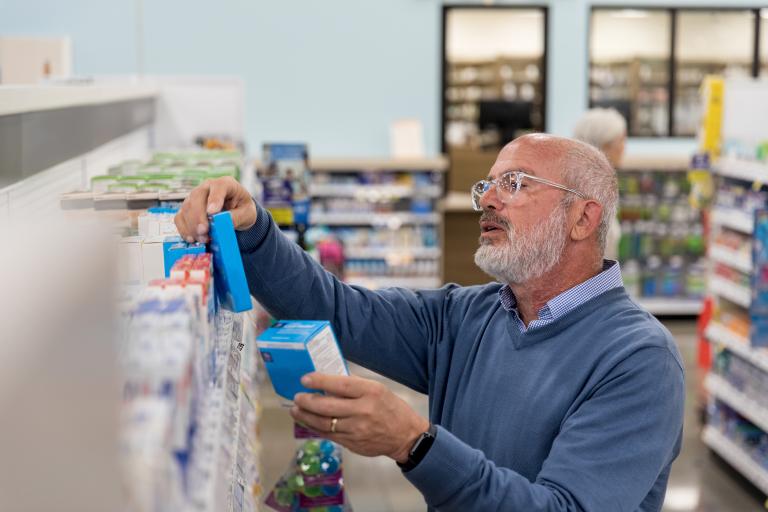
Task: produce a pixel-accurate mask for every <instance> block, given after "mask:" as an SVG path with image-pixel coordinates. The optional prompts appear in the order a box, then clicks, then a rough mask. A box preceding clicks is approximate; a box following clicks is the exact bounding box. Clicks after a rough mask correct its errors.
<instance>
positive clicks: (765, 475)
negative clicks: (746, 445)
mask: <svg viewBox="0 0 768 512" xmlns="http://www.w3.org/2000/svg"><path fill="white" fill-rule="evenodd" d="M702 441H704V444H706V445H707V446H709V447H710V448H712V450H714V451H715V452H716V453H717V454H718V455H720V456H721V457H722V458H723V459H725V460H726V462H728V464H730V465H731V466H733V468H734V469H736V470H737V471H738V472H739V473H741V474H742V475H743V476H744V477H746V478H747V479H748V480H749V481H750V482H752V483H753V484H754V485H755V486H756V487H757V488H758V489H760V490H761V491H763V492H764V493H766V494H768V471H766V469H765V468H763V467H762V466H761V465H760V464H758V463H757V462H755V461H754V460H753V459H752V458H751V457H750V456H749V455H747V454H746V453H745V452H744V450H742V449H741V447H739V445H737V444H736V443H734V442H733V441H731V440H730V439H728V438H727V437H725V435H723V434H722V433H720V431H718V430H717V429H715V428H713V427H710V426H707V427H705V428H704V433H703V434H702Z"/></svg>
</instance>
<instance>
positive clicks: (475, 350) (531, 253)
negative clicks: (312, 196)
mask: <svg viewBox="0 0 768 512" xmlns="http://www.w3.org/2000/svg"><path fill="white" fill-rule="evenodd" d="M486 172H487V174H486V175H485V177H481V176H478V178H482V179H480V180H479V181H478V182H477V183H475V184H474V185H473V186H472V188H471V198H472V206H473V207H474V209H475V210H476V211H478V212H480V213H481V215H479V219H478V220H479V228H480V239H479V241H478V245H479V248H478V250H477V252H476V253H475V263H476V264H477V265H478V266H479V267H480V268H481V269H482V270H483V271H485V272H486V273H487V274H488V275H490V276H492V277H494V278H495V279H496V280H497V281H498V282H494V283H488V284H485V285H482V286H457V285H455V284H448V285H445V286H443V287H442V288H439V289H436V290H418V291H416V290H409V289H405V288H394V287H393V288H385V289H381V290H367V289H365V288H363V287H360V286H350V285H348V284H346V283H343V282H342V281H340V280H339V279H337V278H336V277H335V276H333V275H332V274H330V273H329V272H327V271H326V270H325V269H323V267H322V266H320V264H319V263H318V262H317V261H315V260H314V259H313V258H312V257H311V256H309V255H308V254H307V253H306V252H304V251H302V250H301V248H300V247H299V246H298V245H297V244H295V243H294V242H292V241H290V240H289V239H288V238H286V237H285V236H284V235H283V234H282V233H281V232H280V230H279V229H278V227H277V225H276V224H275V222H274V220H273V219H272V217H271V216H270V214H269V213H268V212H267V211H266V210H265V209H264V208H263V207H261V206H259V205H258V204H257V203H256V202H255V201H254V200H253V199H252V198H251V197H250V196H249V194H248V191H247V190H245V189H244V188H243V187H242V185H240V184H239V183H237V182H236V181H235V180H234V179H233V178H219V179H216V180H210V181H207V182H205V183H204V184H202V185H200V186H199V187H198V188H197V189H195V190H194V191H192V192H191V193H190V195H189V197H188V198H187V199H186V200H185V201H184V205H183V206H182V208H181V210H180V211H179V213H178V215H177V216H176V225H177V227H178V228H179V233H180V234H181V236H183V237H184V238H185V239H187V240H197V241H200V242H205V241H207V240H208V219H207V214H213V213H217V212H219V211H221V210H222V209H226V210H228V211H230V212H231V214H232V219H233V222H234V224H235V228H236V229H237V230H238V233H237V239H238V243H239V247H240V253H241V256H242V260H243V265H244V267H245V274H246V277H247V279H248V284H249V287H250V290H251V294H252V295H253V296H254V297H255V298H256V299H257V300H258V301H259V302H260V303H261V304H262V305H264V306H265V308H266V309H267V311H269V312H270V313H271V314H272V315H273V316H275V317H276V318H281V319H306V320H313V319H322V320H329V321H330V322H331V324H332V325H333V329H334V332H335V333H336V335H337V339H338V341H339V345H340V346H341V348H342V350H343V353H344V355H345V356H346V357H347V358H348V359H349V360H350V361H353V362H356V363H359V364H361V365H363V366H365V367H367V368H369V369H371V370H373V371H375V372H378V373H380V374H382V375H384V376H387V377H390V378H392V379H394V380H396V381H398V382H400V383H402V384H404V385H406V386H408V387H410V388H412V389H414V390H416V391H419V392H421V393H426V394H428V395H429V418H425V417H422V416H421V415H420V414H419V413H418V412H417V411H415V410H414V409H413V408H412V407H411V406H410V405H408V403H406V402H405V401H404V400H403V399H401V398H399V397H398V396H397V395H395V394H394V393H393V392H392V391H390V390H389V389H387V388H386V387H385V385H384V384H382V383H381V382H377V381H375V380H370V379H364V378H362V377H358V376H355V375H350V376H340V375H324V374H320V373H310V374H307V375H305V376H303V377H302V379H301V382H302V385H304V386H305V387H308V388H311V389H315V390H321V391H324V392H325V394H318V393H298V394H297V395H296V396H295V397H294V406H293V407H292V408H291V410H290V413H291V416H293V418H294V419H295V420H296V421H297V422H299V423H301V424H303V425H306V426H307V427H309V428H310V429H312V430H313V431H315V432H318V433H320V434H321V435H322V437H326V438H328V439H330V440H332V441H336V442H338V443H340V444H341V445H342V446H345V447H346V448H348V449H350V450H352V451H353V452H355V453H358V454H361V455H365V456H371V457H373V456H382V455H383V456H386V457H389V458H391V459H393V460H394V461H395V462H397V463H398V464H399V466H400V468H401V469H402V471H403V475H404V476H405V478H407V479H408V480H409V481H410V482H411V483H412V484H413V485H414V486H415V487H416V488H417V489H418V490H419V491H420V492H421V494H422V495H423V496H424V499H425V501H426V504H427V506H428V507H429V510H435V511H440V512H449V511H456V512H474V511H477V512H486V511H489V510H516V511H524V512H607V511H610V512H613V511H619V510H621V511H627V512H629V511H643V512H658V511H660V510H661V508H662V505H663V503H664V493H665V491H666V487H667V480H668V478H669V473H670V468H671V465H672V461H673V460H674V459H675V457H677V455H678V453H679V452H680V447H681V441H682V425H683V406H684V398H685V393H684V388H685V386H684V380H683V367H682V363H681V360H680V354H679V353H678V351H677V348H676V346H675V342H674V340H673V339H672V335H671V334H670V333H669V331H667V330H666V329H665V328H664V326H663V325H661V324H660V323H659V321H658V320H656V319H655V318H654V317H653V316H651V315H650V314H649V313H648V312H646V311H644V310H643V309H642V308H641V307H640V306H638V305H637V304H636V303H635V302H633V301H632V299H631V298H630V297H629V296H628V295H627V292H626V290H625V289H624V286H623V283H622V280H621V271H620V269H619V264H618V263H617V262H615V261H610V260H606V259H605V258H604V257H603V254H604V251H605V239H606V233H607V230H608V225H609V221H610V219H612V218H613V217H615V215H616V198H617V196H618V190H617V184H616V173H615V171H614V170H613V169H612V168H611V166H610V164H609V163H608V160H607V159H606V158H605V156H604V155H603V154H602V153H600V151H598V150H596V149H595V148H593V147H591V146H589V145H588V144H585V143H583V142H578V141H574V140H570V139H565V138H561V137H554V136H552V135H545V134H531V135H524V136H522V137H519V138H517V139H515V140H514V141H512V142H510V143H509V144H507V145H506V146H504V148H503V149H502V150H501V151H500V152H499V154H498V157H497V158H496V161H495V162H494V164H493V166H492V167H491V168H490V169H488V170H487V171H486ZM264 357H269V354H268V352H267V354H265V356H264Z"/></svg>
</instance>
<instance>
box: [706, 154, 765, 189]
mask: <svg viewBox="0 0 768 512" xmlns="http://www.w3.org/2000/svg"><path fill="white" fill-rule="evenodd" d="M714 171H715V172H716V173H717V174H719V175H720V176H726V177H728V178H735V179H738V180H744V181H749V182H751V183H754V182H756V181H757V182H764V181H768V165H766V164H764V163H762V162H755V161H751V160H742V159H738V158H728V157H724V158H721V159H720V160H719V161H718V162H717V164H716V165H715V167H714Z"/></svg>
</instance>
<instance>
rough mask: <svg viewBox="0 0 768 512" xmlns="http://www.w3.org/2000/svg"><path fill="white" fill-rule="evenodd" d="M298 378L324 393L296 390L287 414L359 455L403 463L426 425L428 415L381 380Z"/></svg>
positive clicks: (317, 375)
mask: <svg viewBox="0 0 768 512" xmlns="http://www.w3.org/2000/svg"><path fill="white" fill-rule="evenodd" d="M301 383H302V385H304V386H305V387H307V388H310V389H319V390H323V391H325V392H326V393H327V395H320V394H316V393H298V394H297V395H296V397H295V398H294V404H295V405H294V406H293V407H292V408H291V416H293V418H294V419H295V420H296V421H297V422H299V423H301V424H303V425H306V426H307V427H309V428H310V429H312V430H314V431H315V432H318V433H319V434H321V435H322V436H323V437H326V438H328V439H330V440H331V441H335V442H337V443H339V444H341V445H342V446H345V447H346V448H349V449H350V450H352V451H353V452H355V453H358V454H360V455H365V456H368V457H376V456H379V455H385V456H387V457H391V458H392V459H394V460H396V461H397V462H400V463H403V462H405V461H406V460H407V459H408V453H409V452H410V450H411V447H412V446H413V444H414V443H415V442H416V439H418V437H419V436H420V435H421V434H422V433H423V432H426V431H427V430H429V421H427V420H426V418H423V417H421V416H419V415H418V413H416V411H414V410H413V409H411V407H410V406H409V405H408V404H407V403H405V402H404V401H403V400H402V399H401V398H399V397H398V396H396V395H395V394H394V393H392V392H391V391H390V390H389V389H387V388H386V387H385V386H384V385H383V384H381V383H379V382H376V381H373V380H368V379H363V378H361V377H355V376H339V375H323V374H321V373H310V374H307V375H305V376H304V377H302V380H301ZM334 418H335V419H336V422H334V421H333V420H334ZM334 423H335V433H333V432H331V430H332V428H333V426H334Z"/></svg>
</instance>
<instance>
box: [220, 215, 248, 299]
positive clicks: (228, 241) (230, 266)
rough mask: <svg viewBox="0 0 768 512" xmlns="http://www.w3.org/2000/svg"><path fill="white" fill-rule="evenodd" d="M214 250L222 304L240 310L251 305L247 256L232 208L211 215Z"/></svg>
mask: <svg viewBox="0 0 768 512" xmlns="http://www.w3.org/2000/svg"><path fill="white" fill-rule="evenodd" d="M209 221H210V235H211V243H210V248H211V252H212V253H213V283H214V288H215V290H216V298H217V299H218V301H219V303H220V304H221V305H222V307H224V308H226V309H229V310H230V311H234V312H236V313H239V312H241V311H248V310H250V309H251V307H252V305H251V292H250V291H249V290H248V281H246V279H245V270H244V269H243V257H242V256H241V255H240V248H239V247H238V245H237V237H236V236H235V225H234V224H233V223H232V216H231V215H230V213H229V212H221V213H217V214H216V215H212V216H210V217H209Z"/></svg>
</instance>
